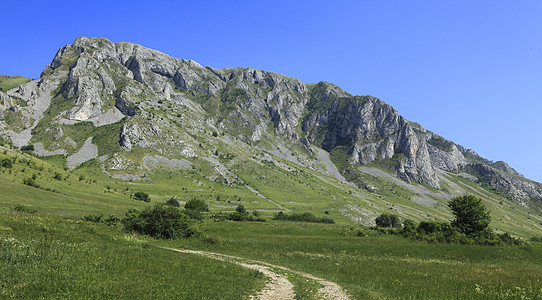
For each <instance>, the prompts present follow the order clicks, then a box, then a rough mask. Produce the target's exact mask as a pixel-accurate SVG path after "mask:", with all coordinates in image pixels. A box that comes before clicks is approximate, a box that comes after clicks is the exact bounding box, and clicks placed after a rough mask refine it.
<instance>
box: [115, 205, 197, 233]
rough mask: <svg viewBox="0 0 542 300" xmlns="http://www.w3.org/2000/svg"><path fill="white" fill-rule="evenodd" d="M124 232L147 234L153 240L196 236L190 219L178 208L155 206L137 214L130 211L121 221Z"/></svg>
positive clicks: (136, 211)
mask: <svg viewBox="0 0 542 300" xmlns="http://www.w3.org/2000/svg"><path fill="white" fill-rule="evenodd" d="M122 225H123V226H124V228H125V230H128V231H136V232H139V233H141V234H147V235H150V236H152V237H154V238H161V239H175V238H180V237H189V236H192V235H195V234H196V231H195V230H194V229H193V228H192V227H191V226H190V218H189V217H188V216H187V215H185V214H183V213H182V212H181V211H180V210H179V209H178V208H175V207H171V206H164V205H162V204H156V205H155V206H152V207H147V208H146V209H145V210H143V211H141V212H139V211H138V210H137V209H131V210H129V211H128V212H126V216H125V218H124V219H122Z"/></svg>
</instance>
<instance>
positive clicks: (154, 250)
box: [0, 213, 266, 299]
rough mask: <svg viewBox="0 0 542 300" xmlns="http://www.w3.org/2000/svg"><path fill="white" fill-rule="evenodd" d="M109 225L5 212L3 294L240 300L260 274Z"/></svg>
mask: <svg viewBox="0 0 542 300" xmlns="http://www.w3.org/2000/svg"><path fill="white" fill-rule="evenodd" d="M152 242H153V241H152V240H151V239H149V238H145V237H140V236H133V235H128V234H125V233H123V232H121V231H120V230H118V229H116V228H112V227H107V226H106V225H100V224H91V223H87V222H83V221H73V220H67V219H60V218H54V217H39V216H31V215H28V214H27V213H3V214H1V215H0V298H18V299H51V298H55V299H156V298H160V299H239V298H246V297H247V296H248V295H251V294H253V293H255V292H256V291H257V290H260V289H261V288H262V287H263V285H264V283H265V280H266V278H265V277H264V276H263V275H262V274H261V273H259V272H256V271H253V270H248V269H245V268H242V267H240V266H237V265H234V264H231V263H226V262H221V261H216V260H213V259H209V258H205V257H199V256H195V255H185V254H179V253H175V252H172V251H169V250H165V249H161V248H158V247H155V246H154V245H151V244H150V243H152Z"/></svg>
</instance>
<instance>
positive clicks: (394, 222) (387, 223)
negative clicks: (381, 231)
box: [375, 213, 401, 228]
mask: <svg viewBox="0 0 542 300" xmlns="http://www.w3.org/2000/svg"><path fill="white" fill-rule="evenodd" d="M375 222H376V226H378V227H393V228H401V219H399V217H398V216H397V215H395V214H388V213H383V214H381V215H380V216H378V217H377V218H376V219H375Z"/></svg>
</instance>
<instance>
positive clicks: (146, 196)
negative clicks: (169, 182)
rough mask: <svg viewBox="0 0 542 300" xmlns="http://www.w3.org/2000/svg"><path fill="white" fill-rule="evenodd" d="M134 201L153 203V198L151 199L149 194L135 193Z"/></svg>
mask: <svg viewBox="0 0 542 300" xmlns="http://www.w3.org/2000/svg"><path fill="white" fill-rule="evenodd" d="M134 199H136V200H139V201H144V202H151V198H150V197H149V194H147V193H145V192H135V193H134Z"/></svg>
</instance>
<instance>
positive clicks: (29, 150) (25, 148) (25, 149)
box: [21, 145, 34, 152]
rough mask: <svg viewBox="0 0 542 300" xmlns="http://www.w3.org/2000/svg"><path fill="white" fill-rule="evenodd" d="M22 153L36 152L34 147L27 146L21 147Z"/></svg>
mask: <svg viewBox="0 0 542 300" xmlns="http://www.w3.org/2000/svg"><path fill="white" fill-rule="evenodd" d="M21 151H25V152H32V151H34V145H26V146H22V147H21Z"/></svg>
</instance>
